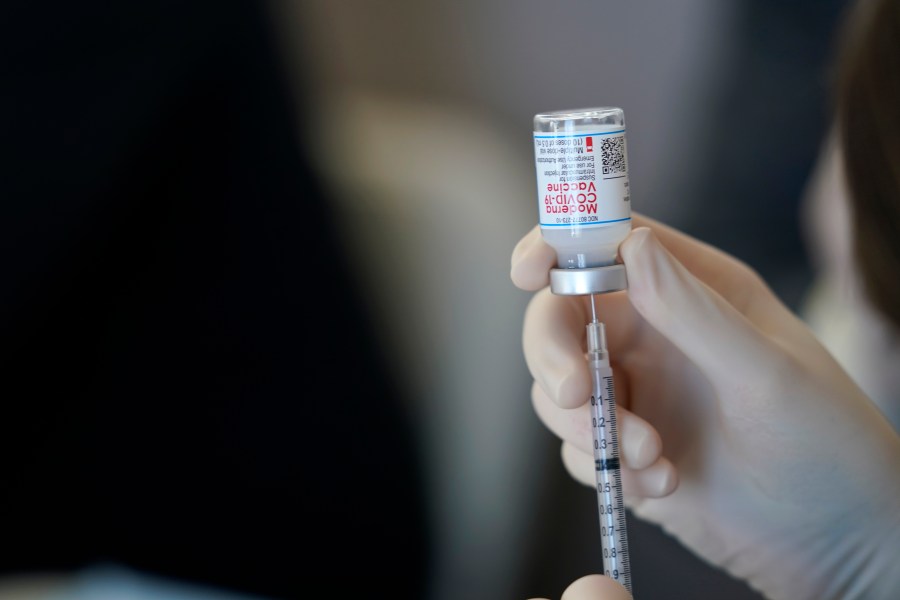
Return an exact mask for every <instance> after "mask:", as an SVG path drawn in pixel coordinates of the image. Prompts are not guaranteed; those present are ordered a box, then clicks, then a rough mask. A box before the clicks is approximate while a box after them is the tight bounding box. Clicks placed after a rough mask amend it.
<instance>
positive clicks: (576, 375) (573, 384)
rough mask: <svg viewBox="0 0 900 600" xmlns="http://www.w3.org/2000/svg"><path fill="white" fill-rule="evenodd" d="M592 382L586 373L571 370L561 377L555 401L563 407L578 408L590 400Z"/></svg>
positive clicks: (554, 396)
mask: <svg viewBox="0 0 900 600" xmlns="http://www.w3.org/2000/svg"><path fill="white" fill-rule="evenodd" d="M590 395H591V383H590V381H589V380H588V378H587V375H586V373H582V372H580V371H571V372H569V373H568V374H567V375H565V376H564V377H562V378H560V380H559V384H558V385H557V386H556V393H555V394H554V395H553V402H554V403H555V404H556V405H557V406H559V407H561V408H578V407H579V406H581V405H582V404H584V403H585V402H587V401H588V398H589V397H590Z"/></svg>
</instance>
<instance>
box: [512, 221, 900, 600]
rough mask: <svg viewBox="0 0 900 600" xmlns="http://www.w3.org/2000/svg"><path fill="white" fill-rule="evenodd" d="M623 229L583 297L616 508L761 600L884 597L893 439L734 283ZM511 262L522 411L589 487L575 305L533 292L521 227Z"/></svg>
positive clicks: (542, 259)
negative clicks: (518, 298)
mask: <svg viewBox="0 0 900 600" xmlns="http://www.w3.org/2000/svg"><path fill="white" fill-rule="evenodd" d="M633 217H634V227H635V229H634V230H633V231H632V232H631V233H630V234H629V235H628V237H627V238H626V239H625V241H624V242H622V243H621V245H620V246H619V251H618V255H619V258H620V260H621V261H622V262H623V263H624V265H625V268H626V270H627V275H628V290H627V292H626V291H620V292H612V293H608V294H603V295H600V296H598V300H599V304H598V313H599V314H602V315H603V320H604V322H605V323H606V324H607V336H608V345H609V355H610V357H611V360H612V367H613V370H614V372H615V377H616V392H617V396H618V404H619V407H618V419H619V431H620V444H621V447H620V452H621V461H622V479H623V482H624V492H625V496H626V504H627V506H628V507H629V508H630V509H631V511H632V512H633V514H635V515H636V516H637V517H639V518H641V519H645V520H647V521H649V522H652V523H656V524H659V525H660V526H662V527H663V528H664V529H665V530H666V531H668V532H669V533H671V534H672V535H673V536H675V537H676V538H677V539H678V540H680V541H681V542H682V543H683V544H684V545H685V546H686V547H688V548H689V549H690V550H692V551H693V552H695V553H696V554H698V555H699V556H700V557H701V558H703V559H704V560H706V561H708V562H710V563H712V564H714V565H717V566H719V567H721V568H723V569H724V570H726V571H727V572H729V573H731V574H732V575H733V576H735V577H737V578H740V579H743V580H745V581H747V582H748V583H749V585H751V586H752V587H753V588H755V589H757V590H759V591H760V592H761V593H763V594H765V595H766V596H767V597H770V598H773V599H781V598H784V599H791V600H801V599H806V598H809V599H813V598H816V599H821V600H827V599H831V598H834V599H837V598H847V597H864V598H868V599H873V600H880V599H885V600H887V599H888V598H893V597H895V594H896V591H897V589H898V586H900V579H898V575H897V571H896V569H895V567H894V565H893V562H894V560H895V558H896V556H898V555H900V508H898V506H900V505H898V501H897V498H900V476H898V465H900V438H898V435H897V433H896V432H895V431H894V430H893V428H892V427H891V425H890V424H889V423H888V421H887V420H886V419H885V418H884V416H883V415H882V414H881V413H880V412H879V410H878V409H877V408H876V407H875V405H874V404H873V403H872V402H871V401H870V400H869V399H868V398H867V397H866V396H865V395H864V394H863V393H862V391H861V390H860V389H859V387H858V386H857V385H856V384H855V383H854V382H853V381H852V380H851V378H850V377H849V376H848V375H847V374H846V373H845V371H844V370H843V369H842V368H841V366H840V365H839V364H838V363H837V362H836V361H835V360H834V359H833V358H832V356H831V355H830V354H829V353H828V352H827V351H826V350H825V348H824V347H822V346H821V344H820V343H819V342H818V340H817V339H816V338H815V336H814V335H813V334H812V333H811V331H810V330H809V329H808V328H807V327H806V325H805V324H804V323H803V322H802V321H801V320H800V319H799V318H797V317H796V316H795V315H794V314H792V313H791V312H790V310H788V309H787V308H786V307H785V306H784V305H783V304H782V303H781V302H780V301H779V300H778V299H777V298H776V297H775V296H774V295H773V294H772V292H771V291H770V290H769V289H768V287H767V286H766V285H765V283H764V282H763V281H762V280H761V279H760V278H759V277H758V276H757V275H756V273H754V272H753V271H752V270H751V269H750V268H748V267H747V266H746V265H744V264H743V263H741V262H740V261H738V260H736V259H735V258H733V257H731V256H728V255H726V254H724V253H722V252H721V251H718V250H716V249H714V248H712V247H710V246H708V245H706V244H703V243H701V242H699V241H697V240H695V239H693V238H691V237H689V236H687V235H685V234H683V233H681V232H678V231H676V230H674V229H672V228H669V227H667V226H665V225H663V224H661V223H658V222H655V221H653V220H651V219H648V218H646V217H641V216H639V215H633ZM511 263H512V264H511V278H512V281H513V283H514V284H515V285H516V286H518V287H519V288H521V289H523V290H528V291H534V292H536V293H535V295H534V297H533V298H532V300H531V301H530V303H529V306H528V308H527V310H526V313H525V319H524V330H523V346H524V353H525V358H526V362H527V364H528V367H529V370H530V372H531V374H532V376H533V377H534V379H535V382H534V386H533V392H532V399H533V402H534V407H535V410H536V411H537V414H538V415H539V417H540V418H541V420H542V421H543V422H544V423H545V424H546V426H547V427H548V428H549V429H550V430H551V431H553V432H554V433H555V434H556V435H558V436H559V437H560V438H561V439H562V441H563V447H562V455H563V460H564V463H565V465H566V468H567V469H568V470H569V472H570V473H571V474H572V475H573V477H575V478H576V479H577V480H579V481H581V482H583V483H585V484H586V485H589V486H591V487H593V486H594V485H595V483H596V482H595V461H594V457H593V455H592V450H593V441H592V437H591V431H590V427H586V426H585V423H589V421H590V408H591V407H590V406H589V403H588V402H587V400H588V398H589V397H590V395H591V389H592V381H591V374H590V372H589V367H588V364H587V362H586V361H585V354H584V347H583V345H582V344H583V340H584V326H585V323H587V322H589V321H590V318H591V312H590V310H591V309H590V304H589V302H588V300H587V299H586V297H583V296H560V295H558V294H553V293H551V291H550V289H549V288H548V284H549V282H550V271H551V269H553V268H557V266H558V263H557V253H556V251H555V249H554V248H553V247H551V246H550V245H548V244H547V242H546V241H545V239H544V238H543V236H542V234H541V231H540V227H539V226H535V228H534V229H533V230H532V231H531V232H529V233H528V234H527V235H526V236H524V238H523V239H522V240H521V241H520V242H519V243H518V244H517V246H516V248H515V250H514V252H513V255H512V261H511ZM639 569H640V566H639V565H636V566H635V572H634V579H635V588H636V589H637V590H638V591H637V595H638V597H639V596H640V578H641V572H640V570H639ZM591 581H593V580H588V582H587V583H585V584H584V585H586V586H587V588H584V589H588V588H590V589H593V588H592V587H591V585H593V584H591V585H588V584H590V582H591ZM576 583H577V582H576ZM610 583H611V585H614V584H612V582H610ZM573 585H574V584H573ZM612 589H617V588H612ZM578 594H580V592H578V590H577V589H576V590H574V591H573V592H571V593H568V592H567V594H566V596H565V598H566V600H576V599H578V600H580V599H581V598H585V600H587V596H584V595H578ZM606 597H609V598H613V597H615V596H595V598H596V600H599V599H600V598H606Z"/></svg>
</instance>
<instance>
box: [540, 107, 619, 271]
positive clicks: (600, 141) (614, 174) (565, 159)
mask: <svg viewBox="0 0 900 600" xmlns="http://www.w3.org/2000/svg"><path fill="white" fill-rule="evenodd" d="M534 159H535V170H536V171H537V199H538V211H539V213H540V218H539V223H540V227H541V233H542V234H543V236H544V240H545V241H546V242H547V243H548V244H550V245H551V246H552V247H553V248H554V249H555V250H556V256H557V265H558V267H559V268H560V269H589V268H594V267H604V266H607V265H613V264H615V258H616V251H617V249H618V247H619V244H620V243H621V242H622V241H623V240H624V239H625V238H626V237H627V236H628V233H629V232H630V231H631V197H630V194H629V184H628V157H627V148H626V143H625V113H624V112H623V111H622V109H621V108H615V107H599V108H585V109H577V110H560V111H554V112H547V113H541V114H537V115H535V116H534Z"/></svg>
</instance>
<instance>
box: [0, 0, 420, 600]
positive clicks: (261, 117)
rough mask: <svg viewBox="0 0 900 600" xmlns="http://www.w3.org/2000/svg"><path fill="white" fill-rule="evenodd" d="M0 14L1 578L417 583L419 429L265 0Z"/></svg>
mask: <svg viewBox="0 0 900 600" xmlns="http://www.w3.org/2000/svg"><path fill="white" fill-rule="evenodd" d="M2 12H3V17H2V18H0V48H2V50H3V51H2V56H3V58H2V59H0V60H2V73H3V83H4V85H3V92H2V94H0V106H2V108H3V111H2V112H3V116H2V117H0V119H2V120H3V123H4V124H3V128H2V143H3V148H4V152H3V164H2V167H0V171H2V172H0V197H2V199H3V202H2V205H0V206H2V209H0V210H2V215H0V228H2V233H0V239H2V244H3V252H2V261H3V263H2V265H3V266H2V270H0V272H2V275H3V283H2V290H3V293H2V294H0V331H2V334H0V365H2V378H0V381H2V383H0V386H2V387H0V390H2V391H0V398H2V412H0V427H2V435H0V531H2V543H0V573H2V574H3V575H4V576H6V577H5V578H4V579H3V580H2V581H0V583H2V582H3V581H19V580H20V578H22V577H26V578H27V577H34V578H38V580H39V579H40V578H41V577H43V576H45V575H49V576H50V578H49V579H48V580H47V581H49V582H50V583H49V584H48V589H50V588H52V590H53V593H54V594H55V595H53V596H52V597H53V598H57V599H61V598H66V597H68V596H66V595H65V589H66V584H65V582H66V581H67V579H66V577H68V576H70V575H71V576H77V575H78V574H79V573H82V572H90V570H91V569H92V568H93V567H95V566H100V567H103V566H114V567H121V568H122V569H126V570H127V572H134V573H137V574H139V575H147V576H150V577H158V578H161V579H162V580H163V581H173V582H184V583H186V584H190V585H192V586H198V587H197V588H191V589H199V590H219V591H221V592H222V593H223V594H224V593H226V592H227V593H229V594H241V595H253V596H254V597H267V598H300V597H308V595H309V592H310V590H311V589H314V588H320V587H321V586H329V587H330V588H331V589H334V590H335V594H336V595H340V596H346V597H378V596H379V595H380V594H382V593H383V594H384V595H385V597H390V598H410V599H413V598H416V599H420V598H422V597H423V593H424V587H425V584H426V581H427V576H428V572H429V553H430V539H429V534H428V531H427V519H426V515H425V512H426V509H425V507H424V504H423V502H422V498H421V495H422V493H421V489H420V488H421V484H420V478H421V472H420V471H421V465H420V464H419V459H418V455H417V441H416V439H415V433H414V431H413V430H412V428H411V426H410V424H409V423H408V419H407V415H406V414H405V409H404V404H403V400H402V397H401V396H402V390H401V389H400V388H399V386H397V385H396V384H395V382H394V381H392V380H391V377H390V375H389V374H388V371H387V370H386V369H384V368H383V365H382V361H383V358H384V357H383V356H382V355H381V354H380V348H379V343H378V340H377V339H375V336H374V335H373V334H372V331H371V327H370V325H371V323H370V318H371V315H369V314H368V307H367V304H366V301H365V298H364V296H363V295H362V294H361V290H360V289H358V287H357V283H356V281H355V280H354V279H353V278H352V277H351V276H350V275H349V273H350V271H349V269H348V265H347V264H346V262H347V260H348V259H347V257H346V256H345V252H344V248H342V247H341V246H340V245H339V244H338V242H337V241H336V240H337V238H336V228H337V226H338V224H337V223H335V222H334V221H333V218H332V214H331V206H330V202H331V199H330V197H329V191H328V190H327V189H325V188H324V187H323V186H322V185H321V184H320V183H319V182H318V181H317V178H316V177H314V176H313V175H312V171H311V169H310V167H309V164H308V162H309V161H308V160H307V154H306V148H304V147H303V146H302V144H301V143H300V141H299V139H298V137H297V134H296V132H297V124H296V123H295V115H296V114H297V106H298V102H299V104H300V105H301V106H302V102H303V98H302V94H301V98H299V99H298V98H297V97H296V96H295V94H294V93H293V90H292V89H291V90H289V89H288V86H286V85H285V83H284V80H285V74H284V73H283V72H282V70H283V65H282V64H281V60H280V57H279V55H278V52H277V50H276V48H275V47H274V44H273V39H272V35H271V33H270V23H269V15H268V14H267V13H266V11H265V4H261V3H256V2H252V1H249V0H248V1H240V0H233V1H232V0H229V1H225V2H124V3H122V2H102V1H88V2H80V3H76V4H71V3H66V2H50V3H37V4H35V3H26V2H15V3H13V4H12V5H8V6H5V7H4V9H3V11H2ZM350 381H352V382H354V384H353V385H348V382H350ZM338 386H340V387H338ZM301 555H302V556H303V557H304V558H301ZM307 557H312V560H311V561H308V560H307ZM60 578H62V579H60ZM126 583H127V585H126V587H125V588H123V589H127V590H129V592H128V593H129V594H132V595H134V594H136V593H137V591H136V590H137V589H139V586H138V587H136V584H135V582H134V581H130V580H128V581H126ZM57 584H58V585H57ZM0 587H2V586H0ZM38 587H40V586H38ZM165 589H167V590H168V591H166V592H164V593H161V597H167V598H177V597H179V596H178V595H176V594H175V593H174V592H173V591H172V590H173V588H165ZM179 589H182V588H179ZM123 593H124V592H122V591H121V590H119V591H118V592H116V591H115V590H113V591H111V592H110V594H111V595H112V596H121V594H123ZM48 594H49V592H48ZM48 597H50V596H48ZM129 597H133V596H129ZM185 597H188V596H187V595H186V596H185ZM190 597H193V596H190ZM204 597H214V596H210V595H206V596H204Z"/></svg>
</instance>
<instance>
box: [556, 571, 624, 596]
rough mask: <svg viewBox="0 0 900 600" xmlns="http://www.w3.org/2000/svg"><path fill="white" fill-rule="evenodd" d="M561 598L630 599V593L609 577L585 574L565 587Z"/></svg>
mask: <svg viewBox="0 0 900 600" xmlns="http://www.w3.org/2000/svg"><path fill="white" fill-rule="evenodd" d="M562 600H631V594H629V593H628V590H626V589H625V587H624V586H623V585H621V584H620V583H618V582H616V581H615V580H613V579H611V578H609V577H605V576H603V575H587V576H585V577H582V578H581V579H576V580H575V582H574V583H572V585H570V586H569V587H567V588H566V591H565V592H563V595H562Z"/></svg>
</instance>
